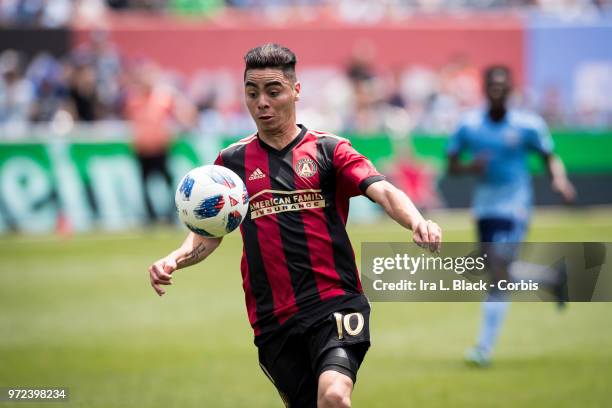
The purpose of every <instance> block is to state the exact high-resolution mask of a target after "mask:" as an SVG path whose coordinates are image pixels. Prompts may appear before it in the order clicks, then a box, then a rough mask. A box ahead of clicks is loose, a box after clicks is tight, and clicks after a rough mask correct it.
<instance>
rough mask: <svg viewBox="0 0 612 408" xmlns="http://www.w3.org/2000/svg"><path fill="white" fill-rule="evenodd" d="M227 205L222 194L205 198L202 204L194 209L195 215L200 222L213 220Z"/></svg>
mask: <svg viewBox="0 0 612 408" xmlns="http://www.w3.org/2000/svg"><path fill="white" fill-rule="evenodd" d="M223 205H225V199H224V198H223V195H222V194H219V195H216V196H212V197H208V198H205V199H204V200H202V202H201V203H200V204H199V205H198V206H197V207H196V208H194V209H193V214H194V215H195V217H196V218H197V219H199V220H202V219H204V218H211V217H214V216H216V215H217V214H219V211H221V209H222V208H223Z"/></svg>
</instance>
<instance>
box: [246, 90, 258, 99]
mask: <svg viewBox="0 0 612 408" xmlns="http://www.w3.org/2000/svg"><path fill="white" fill-rule="evenodd" d="M247 96H248V97H249V98H251V99H254V98H256V97H257V93H255V92H253V91H251V92H247Z"/></svg>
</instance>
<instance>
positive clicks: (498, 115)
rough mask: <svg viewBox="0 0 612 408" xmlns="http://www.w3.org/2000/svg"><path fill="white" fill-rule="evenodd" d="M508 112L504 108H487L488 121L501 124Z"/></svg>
mask: <svg viewBox="0 0 612 408" xmlns="http://www.w3.org/2000/svg"><path fill="white" fill-rule="evenodd" d="M507 112H508V110H507V109H506V107H505V106H491V107H489V112H488V115H489V119H491V120H492V121H493V122H501V121H502V120H504V118H505V117H506V113H507Z"/></svg>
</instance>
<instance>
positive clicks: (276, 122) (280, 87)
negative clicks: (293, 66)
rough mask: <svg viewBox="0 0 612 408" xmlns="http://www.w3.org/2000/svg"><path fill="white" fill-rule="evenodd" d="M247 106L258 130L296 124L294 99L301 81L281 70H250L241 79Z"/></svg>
mask: <svg viewBox="0 0 612 408" xmlns="http://www.w3.org/2000/svg"><path fill="white" fill-rule="evenodd" d="M244 92H245V99H246V105H247V108H248V109H249V113H250V114H251V116H252V117H253V120H254V121H255V124H256V125H257V129H258V130H263V131H275V130H282V129H285V128H287V127H290V126H295V102H296V101H297V100H298V99H299V95H300V83H299V82H295V83H294V82H293V81H292V80H291V79H289V78H287V77H286V76H285V74H284V73H283V71H281V70H280V69H273V68H265V69H250V70H248V71H247V73H246V77H245V80H244Z"/></svg>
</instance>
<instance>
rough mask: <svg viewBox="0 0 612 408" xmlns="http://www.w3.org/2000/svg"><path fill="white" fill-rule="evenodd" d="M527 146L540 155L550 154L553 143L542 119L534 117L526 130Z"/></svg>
mask: <svg viewBox="0 0 612 408" xmlns="http://www.w3.org/2000/svg"><path fill="white" fill-rule="evenodd" d="M527 146H528V147H529V148H530V149H532V150H535V151H537V152H539V153H541V154H551V153H552V152H553V148H554V143H553V139H552V136H551V135H550V131H549V130H548V126H547V125H546V122H545V121H544V119H542V118H539V117H536V118H534V119H533V124H532V126H530V128H529V129H528V130H527Z"/></svg>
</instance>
